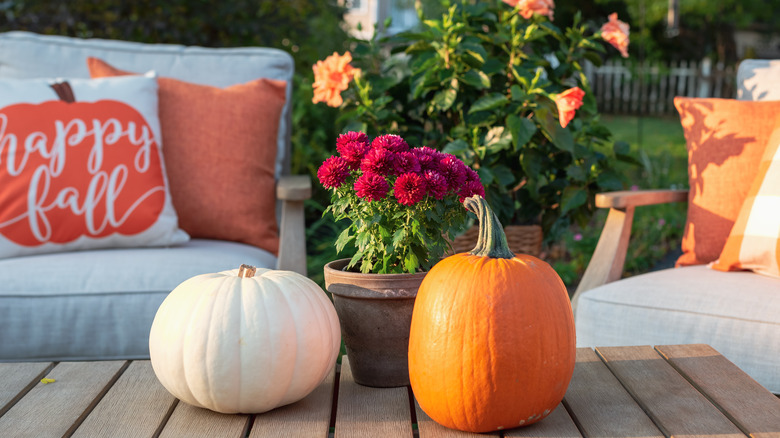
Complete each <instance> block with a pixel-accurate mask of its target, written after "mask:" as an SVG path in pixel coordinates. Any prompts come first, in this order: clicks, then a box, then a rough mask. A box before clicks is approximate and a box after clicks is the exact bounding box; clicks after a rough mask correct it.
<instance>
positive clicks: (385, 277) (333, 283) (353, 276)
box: [324, 258, 427, 299]
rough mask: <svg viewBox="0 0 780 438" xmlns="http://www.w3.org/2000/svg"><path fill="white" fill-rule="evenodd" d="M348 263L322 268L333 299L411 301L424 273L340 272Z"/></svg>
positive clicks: (335, 261)
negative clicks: (339, 297)
mask: <svg viewBox="0 0 780 438" xmlns="http://www.w3.org/2000/svg"><path fill="white" fill-rule="evenodd" d="M349 260H350V259H346V258H345V259H339V260H334V261H332V262H329V263H327V264H326V265H325V268H324V273H325V289H327V291H328V292H330V293H332V294H333V295H334V296H343V297H353V298H366V299H371V298H375V299H388V298H392V299H403V298H414V297H415V296H417V289H418V288H419V287H420V283H421V282H422V280H423V278H425V275H426V274H427V272H417V273H414V274H364V273H362V272H349V271H344V270H342V269H343V268H344V267H345V266H346V265H347V264H348V263H349Z"/></svg>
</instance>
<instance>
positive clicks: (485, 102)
mask: <svg viewBox="0 0 780 438" xmlns="http://www.w3.org/2000/svg"><path fill="white" fill-rule="evenodd" d="M507 102H509V100H508V99H507V98H506V96H504V95H503V94H500V93H491V94H488V95H487V96H484V97H481V98H480V99H478V100H477V101H476V102H474V104H473V105H471V108H469V111H468V112H469V114H470V113H474V112H477V111H488V110H492V109H496V108H500V107H502V106H504V105H506V104H507Z"/></svg>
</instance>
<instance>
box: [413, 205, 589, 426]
mask: <svg viewBox="0 0 780 438" xmlns="http://www.w3.org/2000/svg"><path fill="white" fill-rule="evenodd" d="M464 204H465V205H466V208H468V209H469V210H471V211H473V212H475V213H476V214H477V216H478V218H479V222H480V237H479V240H478V242H477V246H476V248H475V249H474V250H473V251H472V252H470V253H461V254H456V255H453V256H450V257H447V258H445V259H444V260H442V261H440V262H439V263H438V264H436V265H435V266H434V267H433V268H432V269H431V270H430V271H429V272H428V274H427V275H426V276H425V279H424V280H423V282H422V284H421V285H420V289H419V290H418V292H417V299H416V301H415V305H414V312H413V314H412V325H411V330H410V334H409V378H410V382H411V385H412V391H413V392H414V395H415V397H416V398H417V401H418V402H419V404H420V407H421V408H422V410H423V411H424V412H425V413H426V414H428V416H430V417H431V418H432V419H433V420H434V421H436V422H438V423H439V424H442V425H444V426H446V427H449V428H453V429H459V430H464V431H469V432H490V431H495V430H500V429H511V428H514V427H518V426H523V425H528V424H532V423H535V422H537V421H539V420H540V419H542V418H544V417H546V416H547V415H549V414H550V412H552V410H553V409H555V408H556V406H558V404H559V403H560V402H561V400H562V399H563V396H564V394H565V392H566V389H567V388H568V386H569V381H570V380H571V376H572V373H573V372H574V361H575V334H574V317H573V315H572V310H571V303H570V301H569V296H568V294H567V291H566V287H565V286H564V284H563V282H562V281H561V279H560V277H559V276H558V274H557V273H556V272H555V271H554V270H553V269H552V267H550V265H548V264H547V263H545V262H544V261H542V260H539V259H538V258H536V257H533V256H529V255H517V256H516V255H515V254H513V253H512V251H510V250H509V247H508V246H507V243H506V236H505V235H504V231H503V229H502V228H501V224H500V223H499V222H498V219H497V218H496V216H495V215H494V214H493V212H492V211H490V209H489V208H488V206H487V203H486V202H485V200H484V199H482V198H481V197H479V196H474V197H471V198H468V199H466V201H465V202H464Z"/></svg>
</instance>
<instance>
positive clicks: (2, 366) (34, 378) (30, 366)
mask: <svg viewBox="0 0 780 438" xmlns="http://www.w3.org/2000/svg"><path fill="white" fill-rule="evenodd" d="M53 366H54V364H53V363H51V362H19V363H0V417H2V416H3V414H5V413H6V412H7V411H8V410H9V409H11V406H13V405H14V403H16V402H17V401H19V399H21V398H22V397H23V396H24V395H25V394H27V392H28V391H29V390H30V389H32V388H33V387H34V386H35V385H36V384H37V383H38V381H39V380H41V378H42V377H43V376H45V375H46V373H48V372H49V370H51V368H52V367H53Z"/></svg>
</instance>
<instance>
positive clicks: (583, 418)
mask: <svg viewBox="0 0 780 438" xmlns="http://www.w3.org/2000/svg"><path fill="white" fill-rule="evenodd" d="M564 403H565V404H566V405H567V407H568V408H569V411H570V412H571V415H572V417H573V418H574V421H576V422H577V424H579V426H580V429H581V430H582V431H583V433H584V434H585V435H586V436H614V437H618V436H642V437H659V438H660V437H663V434H662V433H661V431H660V430H659V429H658V428H657V427H656V426H655V425H654V424H653V422H652V421H651V420H650V418H649V417H648V416H647V414H645V412H644V411H643V410H642V408H641V407H640V406H639V405H638V404H637V403H636V401H634V399H633V398H632V397H631V395H630V394H629V393H628V392H626V389H625V388H623V385H621V384H620V381H618V379H617V378H616V377H615V376H614V375H613V374H612V373H611V372H610V371H609V369H608V368H607V366H606V365H605V364H604V362H602V361H601V359H599V357H598V356H597V355H596V353H595V352H594V351H593V350H592V349H590V348H578V349H577V365H576V366H575V367H574V375H573V376H572V379H571V383H569V389H568V391H566V396H565V397H564ZM635 434H636V435H635Z"/></svg>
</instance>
